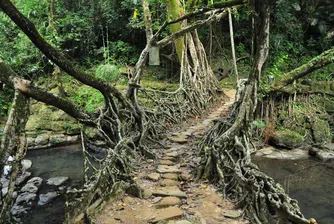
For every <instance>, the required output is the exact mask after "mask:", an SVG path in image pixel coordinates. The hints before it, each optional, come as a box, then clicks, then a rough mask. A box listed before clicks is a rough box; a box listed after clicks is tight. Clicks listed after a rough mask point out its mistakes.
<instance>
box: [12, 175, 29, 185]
mask: <svg viewBox="0 0 334 224" xmlns="http://www.w3.org/2000/svg"><path fill="white" fill-rule="evenodd" d="M30 176H31V173H30V172H24V173H23V174H21V175H20V176H18V177H17V178H16V181H15V185H16V186H19V185H21V184H23V183H24V182H26V180H27V179H28V178H29V177H30Z"/></svg>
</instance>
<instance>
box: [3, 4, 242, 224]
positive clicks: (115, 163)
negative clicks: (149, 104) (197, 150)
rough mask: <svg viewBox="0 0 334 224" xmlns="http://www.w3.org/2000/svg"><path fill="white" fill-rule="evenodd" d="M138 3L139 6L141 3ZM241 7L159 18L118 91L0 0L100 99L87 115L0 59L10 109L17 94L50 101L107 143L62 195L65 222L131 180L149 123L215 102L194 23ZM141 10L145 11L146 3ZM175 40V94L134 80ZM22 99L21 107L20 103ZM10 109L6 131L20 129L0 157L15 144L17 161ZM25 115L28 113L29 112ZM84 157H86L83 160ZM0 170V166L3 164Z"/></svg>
mask: <svg viewBox="0 0 334 224" xmlns="http://www.w3.org/2000/svg"><path fill="white" fill-rule="evenodd" d="M142 2H143V3H145V1H142ZM240 4H243V1H242V0H232V1H227V2H225V1H222V2H218V3H215V4H214V5H212V6H210V7H208V8H203V9H200V10H197V11H194V12H191V13H188V14H184V15H183V16H181V17H180V18H177V19H175V20H172V21H168V22H166V23H165V24H164V25H163V26H162V27H161V29H160V30H159V31H158V32H156V33H155V34H153V33H152V32H147V33H148V34H149V35H148V36H147V37H148V38H147V40H148V42H147V45H146V47H145V49H144V50H143V51H142V53H141V55H140V58H139V60H138V62H137V64H136V66H135V69H134V71H133V74H132V78H131V80H130V81H129V84H128V90H127V92H126V94H124V93H122V92H121V91H120V90H118V89H117V88H115V87H114V86H113V85H112V84H111V83H108V82H105V81H103V80H101V79H98V78H97V77H95V76H94V75H93V74H90V73H88V72H86V71H84V70H83V69H82V68H81V67H80V66H78V65H77V64H76V63H75V62H74V61H73V60H72V59H70V58H69V57H67V56H66V55H64V54H63V53H62V52H61V51H60V50H57V49H56V48H55V47H53V46H52V45H50V44H49V43H48V42H46V41H45V39H44V38H43V37H42V36H41V34H40V33H39V32H38V30H37V29H36V27H35V26H34V24H33V23H32V22H31V21H29V19H28V18H26V17H25V16H24V15H23V14H22V13H21V12H20V11H19V10H18V9H17V8H16V7H15V6H14V4H13V3H12V2H11V1H9V0H0V8H1V9H2V10H3V12H4V13H5V14H7V15H8V16H9V17H10V18H11V20H12V21H13V22H14V23H15V24H16V25H17V26H18V27H19V28H20V29H21V30H22V31H23V32H24V33H25V34H26V35H27V36H28V38H29V39H30V40H31V41H32V42H33V43H34V44H35V46H36V47H37V48H38V49H39V50H40V51H41V52H42V53H43V54H44V55H45V56H46V57H47V58H48V59H49V60H51V61H52V62H53V63H55V64H56V65H57V66H58V67H59V68H60V69H61V70H63V71H64V72H66V73H67V74H68V75H70V76H72V77H73V78H75V79H76V80H78V81H80V82H81V83H82V84H85V85H88V86H90V87H92V88H94V89H96V90H98V91H100V92H101V93H102V95H103V96H104V106H103V107H102V108H99V110H98V111H96V112H93V113H91V112H87V111H85V110H83V109H82V108H80V107H79V106H78V105H76V104H75V103H73V102H72V101H71V100H70V99H68V98H66V97H61V96H57V95H54V94H52V93H50V92H47V91H45V90H43V89H42V88H40V87H38V86H36V85H35V84H33V83H32V82H31V81H29V80H26V79H23V78H22V77H20V76H18V75H17V74H15V73H14V72H13V71H12V70H11V69H10V68H9V67H8V66H7V65H5V63H4V62H3V61H0V80H1V81H2V82H3V83H5V84H6V85H7V86H8V87H9V88H12V89H15V92H16V95H15V96H17V97H15V99H14V104H13V105H16V107H14V108H19V107H22V108H25V107H26V105H27V102H25V103H23V100H22V99H25V98H22V96H24V97H28V98H29V97H30V98H33V99H35V100H38V101H41V102H43V103H46V104H48V105H52V106H54V107H56V108H58V109H61V110H63V111H64V112H66V113H67V114H69V115H70V116H72V117H73V118H75V119H77V120H78V121H79V122H81V123H82V124H83V125H87V126H90V127H93V128H96V129H98V131H99V132H100V134H101V136H103V138H104V140H105V142H106V144H107V155H106V158H105V159H103V161H102V162H101V164H100V168H99V169H94V174H93V175H91V176H90V177H89V179H87V181H86V182H85V184H84V186H83V187H82V188H81V189H78V190H76V189H74V190H72V191H71V192H69V194H68V197H69V200H68V201H67V203H66V206H67V214H66V218H67V220H66V222H68V223H73V222H74V221H75V220H76V219H82V218H89V211H90V209H89V207H91V206H96V205H97V204H99V203H102V202H103V201H105V200H107V199H108V198H109V197H110V196H111V194H112V193H115V192H117V189H118V188H120V187H124V186H125V185H127V184H126V183H129V182H131V178H130V176H129V173H130V172H131V167H132V166H131V165H132V163H133V158H134V156H135V154H136V153H137V152H140V153H142V154H150V155H151V154H152V153H151V152H149V151H148V148H147V147H146V146H145V143H144V141H146V140H147V139H148V138H150V137H152V136H153V137H154V135H155V133H156V132H157V130H156V128H155V127H156V126H159V124H161V121H163V122H164V119H165V120H166V121H174V122H177V120H173V119H174V118H175V117H176V116H177V115H181V116H178V117H181V118H185V117H186V116H187V115H189V114H190V113H193V114H194V113H195V114H196V113H200V110H201V109H203V108H205V107H206V106H207V104H208V103H210V102H213V101H214V99H215V95H216V91H217V90H218V87H217V85H216V80H215V77H214V76H213V74H212V70H211V68H210V66H209V64H208V62H207V59H206V55H205V52H204V48H203V45H202V43H201V42H200V41H199V39H198V36H197V33H196V28H198V27H200V26H203V25H206V24H210V23H212V22H214V21H217V20H219V19H221V18H222V17H224V16H225V15H226V12H224V10H223V8H225V7H232V6H234V5H240ZM145 7H146V9H148V6H147V5H146V6H144V8H145ZM212 10H213V13H209V16H208V18H207V19H204V20H195V22H193V23H190V22H189V19H190V18H192V17H194V16H197V15H201V14H203V13H206V12H209V11H212ZM147 12H149V10H147ZM185 20H188V23H189V24H187V23H184V25H183V26H182V27H181V29H179V30H177V31H175V32H173V34H171V35H170V36H168V37H165V38H164V39H161V40H159V37H160V34H161V32H162V31H163V30H164V29H165V28H166V27H167V26H168V25H171V24H175V23H179V22H181V21H185ZM149 28H150V24H149V20H148V22H147V25H146V29H147V30H148V29H149ZM180 37H183V42H184V44H183V47H182V57H181V60H180V65H181V75H180V87H179V88H178V90H176V91H175V92H157V91H155V90H150V89H145V88H142V87H141V85H140V80H141V75H142V68H143V66H144V65H145V62H146V60H147V58H148V55H149V53H150V50H151V49H152V47H155V48H162V47H164V46H166V45H168V44H170V43H172V42H173V41H174V40H177V39H180ZM139 92H141V93H143V94H144V95H145V96H147V97H149V98H150V99H151V100H152V101H153V102H154V105H155V107H153V109H152V108H149V109H148V108H145V107H143V106H142V105H141V104H140V103H139V102H138V93H139ZM174 101H175V102H174ZM21 103H22V106H20V105H21ZM14 112H15V111H13V116H10V117H9V121H8V122H7V126H6V129H8V130H12V129H13V128H14V129H15V126H16V125H17V124H18V123H19V124H20V125H19V126H20V129H19V130H18V131H17V132H15V133H14V132H12V133H13V134H12V135H10V134H8V135H6V136H7V137H6V138H5V139H4V141H3V142H4V145H5V146H4V147H3V148H2V151H1V153H0V154H1V157H2V158H3V157H4V155H5V154H6V153H9V152H10V150H13V149H12V148H13V147H12V148H11V147H9V146H14V147H15V146H17V149H15V150H13V152H17V153H16V157H17V159H18V161H19V160H20V158H22V155H23V154H24V150H25V147H26V146H23V148H22V145H18V144H17V140H13V138H14V137H15V138H19V140H20V143H23V142H25V139H24V126H25V123H26V119H21V118H23V116H22V117H21V115H19V113H14ZM17 112H19V111H17ZM25 112H28V110H26V111H25ZM24 117H27V115H26V114H25V116H24ZM164 125H165V124H164V123H163V124H161V126H164ZM8 133H10V132H8ZM20 136H22V137H20ZM10 137H11V138H10ZM10 143H11V144H10ZM85 161H86V162H87V160H85ZM87 165H89V164H87ZM0 168H1V169H2V167H0ZM14 180H15V175H13V176H12V177H11V184H10V185H11V186H12V187H13V186H14V185H13V182H14ZM12 189H13V188H12ZM9 195H10V194H8V196H7V200H3V198H1V201H2V203H3V204H4V205H5V206H2V211H1V214H2V215H3V216H2V220H4V221H9V219H10V213H9V212H7V211H6V209H7V208H9V207H10V203H11V199H10V198H11V197H10V196H9Z"/></svg>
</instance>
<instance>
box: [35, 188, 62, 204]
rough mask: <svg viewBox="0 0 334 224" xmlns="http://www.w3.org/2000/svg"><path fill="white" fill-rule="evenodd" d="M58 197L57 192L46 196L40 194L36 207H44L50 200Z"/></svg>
mask: <svg viewBox="0 0 334 224" xmlns="http://www.w3.org/2000/svg"><path fill="white" fill-rule="evenodd" d="M57 196H58V193H57V192H55V191H54V192H48V193H46V194H40V195H39V201H38V205H45V204H47V203H49V202H50V201H51V200H52V199H54V198H56V197H57Z"/></svg>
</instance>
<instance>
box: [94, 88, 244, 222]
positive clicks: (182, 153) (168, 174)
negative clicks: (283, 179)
mask: <svg viewBox="0 0 334 224" xmlns="http://www.w3.org/2000/svg"><path fill="white" fill-rule="evenodd" d="M225 94H226V95H227V98H225V101H222V102H221V105H218V106H217V107H216V108H215V109H214V110H213V111H212V112H210V113H209V114H208V115H207V116H206V117H205V118H195V119H193V120H190V121H188V123H187V124H184V126H183V127H182V128H181V129H180V130H178V131H174V132H172V133H170V134H168V135H169V136H168V138H167V139H164V140H163V144H165V145H167V149H157V150H156V151H157V154H158V155H157V159H156V160H154V161H153V160H143V161H139V162H138V167H136V168H135V169H134V170H135V172H134V173H133V179H134V180H135V182H136V184H137V186H139V188H140V189H142V192H143V193H142V195H141V198H139V197H133V196H131V195H130V194H125V195H124V197H122V198H121V199H119V200H115V199H113V200H111V201H110V202H109V203H107V204H106V205H105V207H104V209H103V210H102V211H101V212H100V214H98V215H96V217H95V221H96V223H99V224H106V223H125V224H134V223H138V224H139V223H140V224H142V223H170V224H171V223H179V224H182V223H183V224H187V223H188V224H189V223H192V224H218V223H229V224H239V223H240V224H241V223H247V221H245V220H243V219H242V217H241V215H240V213H239V211H238V210H235V209H233V207H234V206H233V203H232V202H231V201H228V200H224V199H223V196H222V195H221V194H220V193H219V192H218V191H217V189H216V187H215V186H213V185H210V184H208V183H201V182H198V181H196V180H194V179H193V176H192V171H193V170H194V168H195V167H196V166H197V163H198V162H199V159H200V157H198V155H197V154H198V151H197V143H198V140H199V139H200V138H201V137H202V136H203V135H204V133H205V131H207V130H208V129H209V128H210V127H211V126H212V123H213V122H214V120H216V119H219V118H222V117H225V116H227V115H228V112H229V109H230V107H231V106H232V104H233V102H234V97H235V90H234V89H230V90H226V91H225Z"/></svg>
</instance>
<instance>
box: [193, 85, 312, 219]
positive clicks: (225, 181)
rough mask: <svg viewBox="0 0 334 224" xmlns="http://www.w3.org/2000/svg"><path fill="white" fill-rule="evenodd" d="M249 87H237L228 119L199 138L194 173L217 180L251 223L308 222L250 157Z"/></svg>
mask: <svg viewBox="0 0 334 224" xmlns="http://www.w3.org/2000/svg"><path fill="white" fill-rule="evenodd" d="M253 88H254V86H252V85H245V86H244V87H242V88H240V89H239V90H238V92H237V95H238V96H237V101H236V102H235V103H234V105H233V108H232V111H231V114H230V116H229V119H227V120H224V121H219V122H217V123H216V124H215V126H214V127H213V128H212V129H211V130H210V131H209V132H208V133H207V135H206V137H205V138H204V140H203V141H202V142H201V144H200V150H201V151H200V153H201V157H202V161H201V165H200V167H199V169H198V170H197V171H198V172H197V177H198V178H204V179H209V180H212V181H214V182H217V183H218V184H219V186H220V189H221V191H222V192H223V194H224V196H225V197H227V198H230V199H232V200H233V201H235V202H236V206H237V207H238V208H241V209H243V211H244V214H245V215H246V217H248V218H249V219H250V221H251V223H258V224H260V223H268V224H269V223H298V224H299V223H300V224H302V223H303V224H306V223H309V222H308V221H307V220H306V219H305V218H304V217H303V215H302V213H301V212H300V209H299V206H298V202H297V201H296V200H293V199H291V198H290V197H289V196H288V195H287V194H286V193H285V191H284V189H283V188H282V186H281V185H280V184H278V183H275V181H274V180H273V179H272V178H270V177H268V176H267V175H265V174H264V173H262V172H261V171H260V170H259V169H258V167H257V166H256V165H255V164H254V163H252V161H251V152H253V151H254V149H255V147H254V146H253V145H252V143H251V141H250V132H249V130H248V128H247V127H249V125H248V124H247V123H248V122H249V119H248V118H249V114H252V110H251V109H252V108H254V107H253V106H254V105H253V104H254V102H256V100H253V101H252V100H251V99H252V92H253V91H252V89H253ZM240 90H242V91H240Z"/></svg>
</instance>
